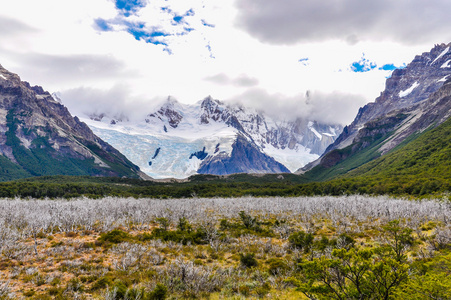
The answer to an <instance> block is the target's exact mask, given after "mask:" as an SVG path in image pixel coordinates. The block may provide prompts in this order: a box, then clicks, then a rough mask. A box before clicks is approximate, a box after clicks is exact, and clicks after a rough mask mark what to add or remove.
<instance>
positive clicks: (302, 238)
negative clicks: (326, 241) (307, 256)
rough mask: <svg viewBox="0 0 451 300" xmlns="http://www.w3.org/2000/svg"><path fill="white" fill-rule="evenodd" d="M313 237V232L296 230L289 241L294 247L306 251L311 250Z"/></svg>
mask: <svg viewBox="0 0 451 300" xmlns="http://www.w3.org/2000/svg"><path fill="white" fill-rule="evenodd" d="M313 239H314V236H313V234H311V233H305V232H304V231H298V232H294V233H292V234H291V235H290V236H289V237H288V241H289V242H290V245H291V246H292V247H294V248H296V249H299V250H304V252H309V251H310V248H311V247H312V244H313Z"/></svg>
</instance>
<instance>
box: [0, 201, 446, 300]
mask: <svg viewBox="0 0 451 300" xmlns="http://www.w3.org/2000/svg"><path fill="white" fill-rule="evenodd" d="M450 217H451V204H450V202H449V201H448V200H447V199H439V200H423V201H419V200H418V201H412V200H402V199H393V198H388V197H385V196H384V197H365V196H341V197H299V198H253V197H245V198H228V199H223V198H210V199H199V198H192V199H171V200H161V199H158V200H157V199H149V198H147V199H139V200H137V199H133V198H114V197H108V198H101V199H96V200H93V199H88V198H78V199H73V200H32V199H24V200H22V199H3V200H0V253H1V254H0V269H1V270H2V272H1V274H0V299H22V298H23V299H25V298H29V299H183V298H186V299H194V298H197V299H204V298H205V299H206V298H209V299H237V298H263V299H264V298H267V299H309V298H310V299H449V298H450V297H451V294H450V291H451V279H450V278H451V276H450V275H451V263H450V261H451V220H450Z"/></svg>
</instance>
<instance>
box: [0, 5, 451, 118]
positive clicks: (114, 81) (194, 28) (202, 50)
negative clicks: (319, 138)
mask: <svg viewBox="0 0 451 300" xmlns="http://www.w3.org/2000/svg"><path fill="white" fill-rule="evenodd" d="M261 1H264V3H265V4H267V7H268V8H273V14H270V13H269V11H267V10H266V8H265V7H266V6H265V7H262V6H264V5H263V4H262V5H258V6H255V5H256V4H255V2H252V1H251V0H238V1H236V2H233V1H223V0H208V1H207V0H172V1H164V0H155V1H142V2H143V3H144V4H146V5H145V6H144V7H142V8H140V9H137V10H136V11H134V12H133V13H131V14H130V15H129V16H128V17H127V16H125V15H124V11H119V10H118V9H117V8H116V7H115V3H114V1H111V0H77V1H75V0H67V1H61V0H41V1H30V0H15V1H10V2H9V3H8V5H5V6H4V7H2V11H1V15H0V25H5V26H6V25H8V27H10V28H11V29H9V30H10V31H8V30H6V29H5V28H7V27H3V26H0V37H1V38H2V43H1V44H0V57H1V59H2V61H0V64H2V65H3V66H4V67H5V68H7V69H10V71H12V72H16V73H18V74H19V75H20V76H21V77H22V78H23V79H24V80H27V81H29V82H30V83H31V84H33V85H35V84H37V85H42V86H43V87H44V88H45V89H47V90H50V91H51V92H55V91H61V92H62V98H63V101H65V102H66V101H67V103H68V107H69V108H70V110H71V111H73V112H77V111H81V109H79V108H81V107H83V108H84V109H85V110H86V109H87V108H89V107H92V108H97V106H96V105H97V104H96V103H99V106H98V109H100V108H103V107H108V106H109V107H110V108H111V107H117V109H116V108H115V109H116V110H121V109H123V110H127V111H131V109H133V108H135V107H138V105H137V104H136V103H139V104H140V105H141V104H142V105H146V104H151V103H153V102H155V101H158V100H159V99H165V98H166V97H167V96H168V95H171V96H174V97H175V98H177V99H178V100H179V101H181V102H185V103H193V102H196V101H198V100H201V99H203V98H204V97H206V96H207V95H211V96H213V97H214V98H216V99H221V100H227V99H237V98H240V97H242V96H243V95H245V96H248V97H249V98H251V99H253V98H255V97H257V96H261V97H262V98H264V99H267V102H266V103H267V105H270V104H271V103H278V104H277V107H279V106H280V107H290V105H291V107H294V106H293V105H292V103H297V102H296V101H295V100H293V99H298V98H299V97H301V96H299V95H304V94H305V92H306V91H307V90H312V91H317V92H315V93H313V94H314V95H316V96H315V97H316V98H315V99H318V100H315V101H316V102H317V105H315V107H323V108H324V106H330V107H333V105H335V103H346V105H344V106H341V107H340V108H343V107H344V108H346V109H347V108H349V110H350V114H352V115H355V114H356V112H357V108H356V106H361V105H362V104H364V102H365V101H366V102H368V101H372V100H374V99H375V97H377V96H378V95H379V93H380V92H381V91H382V90H383V88H384V82H385V77H386V76H388V75H389V72H388V71H383V70H379V69H378V68H374V69H372V70H371V71H368V72H365V73H359V74H356V73H354V72H352V71H351V64H352V63H353V62H358V61H359V60H360V59H361V58H362V53H365V58H367V59H368V60H369V61H371V62H372V63H374V64H376V65H377V66H378V67H379V66H383V65H385V64H394V65H396V66H400V65H403V64H404V63H408V62H410V61H411V60H412V59H413V57H414V55H415V54H420V53H421V52H423V51H428V50H429V49H430V48H432V46H433V45H432V44H429V41H428V42H427V43H422V42H421V40H415V39H407V38H405V39H404V38H403V39H401V40H400V41H401V42H403V43H399V42H396V41H395V42H393V41H392V42H389V41H380V40H379V35H378V33H377V32H378V31H377V30H376V29H378V28H379V29H380V28H382V27H381V26H379V25H380V24H382V23H384V22H385V21H387V20H386V19H385V17H386V15H385V14H383V13H382V12H381V13H380V14H374V16H373V15H371V16H370V17H371V18H370V19H369V21H371V22H372V24H373V25H371V26H370V27H369V25H365V24H363V25H362V26H360V27H358V28H357V27H356V28H357V29H358V32H356V33H355V34H354V33H352V32H351V33H352V34H351V33H350V34H351V35H346V36H345V35H343V36H342V38H341V40H340V36H338V37H337V36H335V35H333V34H332V35H331V34H330V32H331V31H330V29H328V28H327V27H328V26H330V21H328V19H327V16H329V15H330V14H331V13H332V16H333V17H334V18H335V19H334V20H337V21H343V20H345V18H344V17H343V16H341V18H339V16H338V15H337V14H338V13H337V12H336V11H335V12H327V11H325V12H324V13H323V11H321V13H320V14H316V16H315V17H316V18H317V19H318V20H313V19H314V18H313V17H308V18H307V19H308V20H310V21H311V22H312V23H311V26H313V27H311V28H309V29H310V31H311V32H312V33H308V34H307V33H304V34H303V35H302V32H301V33H299V31H300V27H299V25H300V24H299V23H298V22H301V21H297V20H296V19H297V17H301V16H303V15H304V14H306V12H303V11H300V10H298V9H297V8H299V7H298V6H297V5H298V4H296V3H298V2H297V1H294V0H286V5H280V2H276V1H272V2H271V1H269V2H268V0H261ZM339 1H343V0H339ZM387 1H388V0H383V1H382V2H383V3H386V2H387ZM400 1H401V2H400V3H401V4H403V3H404V2H405V0H400ZM415 1H417V0H415ZM313 2H315V1H313ZM313 2H312V1H310V3H313ZM316 2H318V1H316ZM316 2H315V3H316ZM395 2H396V1H391V2H390V3H388V2H387V5H388V6H387V7H390V8H394V6H393V5H394V4H392V3H395ZM432 2H434V3H436V4H437V5H438V6H439V7H441V8H442V9H444V8H447V7H448V4H446V3H445V2H440V1H437V2H435V1H432ZM432 2H431V3H432ZM234 3H236V4H237V5H234ZM259 3H260V2H259ZM274 3H276V4H277V6H278V7H276V6H274V5H275V4H274ZM299 3H304V4H305V1H299ZM318 3H319V2H318ZM365 3H367V2H365ZM428 3H429V2H428ZM401 4H399V7H401V8H402V7H403V5H401ZM317 5H319V4H311V8H315V7H316V6H317ZM371 5H373V6H375V7H376V8H380V4H378V2H377V3H372V4H371ZM24 7H27V9H23V8H24ZM163 7H165V8H166V9H165V10H162V8H163ZM347 7H348V6H345V12H346V13H347V12H348V10H347V9H348V8H347ZM251 8H252V9H251ZM289 8H291V15H293V16H294V17H291V15H288V16H287V15H286V13H287V9H289ZM395 8H396V7H395ZM425 8H426V10H428V9H429V11H431V12H434V11H435V10H436V8H435V7H434V6H433V5H430V4H427V5H425ZM378 11H381V10H378ZM395 11H398V12H399V10H395ZM409 11H410V10H407V12H406V13H408V12H409ZM307 12H310V13H311V10H307ZM366 12H367V9H363V10H362V14H365V13H366ZM390 16H391V17H394V14H393V15H390ZM438 16H439V18H441V16H442V14H439V15H438ZM180 17H182V18H181V19H180ZM348 17H349V16H348ZM174 18H176V19H174ZM268 18H269V19H268ZM359 18H360V19H362V18H363V19H364V17H363V16H362V15H360V14H356V16H352V18H350V19H349V22H350V24H351V25H352V26H354V25H355V24H356V22H357V20H359ZM98 20H103V21H104V22H105V24H104V25H107V26H109V29H111V30H108V31H102V30H101V27H99V24H101V23H96V22H98ZM236 20H239V22H238V24H242V25H241V27H240V26H237V25H236ZM409 20H410V19H409ZM264 21H268V25H270V24H271V26H274V29H271V28H270V27H267V26H266V25H264V24H260V22H264ZM390 22H391V21H390V20H389V21H388V23H389V24H391V23H390ZM434 22H435V21H431V24H429V23H427V24H425V25H424V26H425V28H426V27H427V28H429V27H430V28H433V29H434V32H432V31H433V30H432V29H431V32H430V34H429V35H423V36H428V37H442V38H443V39H446V38H447V36H448V35H447V34H446V33H443V32H444V30H443V28H445V29H447V24H448V23H447V22H448V21H444V22H443V23H442V26H439V25H438V24H435V23H434ZM398 23H402V22H398ZM408 23H409V24H411V23H412V22H408ZM419 23H421V22H419ZM432 23H434V24H435V25H434V24H432ZM130 24H134V25H130ZM258 24H260V25H262V27H261V28H258V26H257V25H258ZM309 24H310V23H309ZM321 24H323V25H322V26H320V25H321ZM378 24H379V25H378ZM10 25H11V26H10ZM141 25H142V28H141V29H142V30H143V34H148V35H149V34H151V33H152V32H162V33H165V34H164V35H160V36H154V37H152V38H153V39H154V40H155V41H159V42H161V44H157V45H156V44H152V43H149V42H151V40H149V39H147V40H146V39H145V38H142V39H140V38H139V34H136V33H135V34H132V33H131V32H130V30H131V29H139V26H141ZM263 25H264V26H263ZM301 25H302V24H301ZM339 25H340V24H339ZM376 25H377V26H376ZM426 25H427V26H426ZM133 26H135V27H133ZM136 26H138V27H136ZM283 26H285V27H283ZM315 26H316V27H315ZM340 26H343V25H340ZM378 26H379V27H378ZM317 27H318V28H317ZM338 27H339V26H338ZM400 27H403V29H402V30H404V31H402V32H403V34H405V35H406V36H407V37H408V36H409V34H410V33H409V32H407V31H408V28H409V27H408V26H404V25H402V24H401V25H400ZM283 28H285V29H283ZM349 28H350V27H349ZM365 28H368V29H365ZM282 29H283V30H282ZM417 29H418V28H417V27H415V26H413V27H412V30H411V35H412V34H416V31H415V30H417ZM271 30H275V32H278V31H281V30H282V31H283V32H280V34H281V35H280V37H279V38H280V41H279V40H277V39H274V38H273V36H272V34H273V32H272V31H271ZM397 30H398V29H394V31H397ZM399 30H400V29H399ZM389 31H390V30H385V31H384V32H383V33H386V35H388V37H390V35H392V33H390V32H389ZM315 32H316V34H314V33H315ZM375 32H376V33H377V34H376V33H375ZM400 32H401V31H400ZM446 32H451V31H450V30H447V31H446ZM332 33H333V31H332ZM408 33H409V34H408ZM300 34H301V35H302V36H300ZM353 34H354V35H353ZM393 34H394V33H393ZM367 36H370V37H373V38H372V39H370V38H368V39H367V41H365V39H366V37H367ZM393 36H394V35H393ZM343 37H344V38H343ZM137 38H138V39H137ZM364 38H365V39H364ZM406 39H407V40H408V41H410V42H415V41H417V42H418V44H417V45H410V44H408V43H407V42H405V40H406ZM381 40H383V38H381ZM146 41H148V42H146ZM300 41H301V42H300ZM358 41H360V42H358ZM442 41H443V42H447V41H446V40H439V41H437V42H442ZM420 42H421V43H420ZM305 58H308V63H301V62H300V60H301V59H305ZM327 95H333V97H332V96H331V97H329V96H327ZM343 95H358V96H355V97H354V96H352V97H347V96H343ZM77 97H78V98H79V99H80V100H79V102H80V103H85V102H86V103H91V104H92V106H84V105H82V104H79V108H77V105H78V104H77V103H78V102H77ZM271 97H274V101H272V102H271V101H270V98H271ZM332 98H333V99H339V101H338V100H337V101H336V100H334V102H331V100H324V99H332ZM130 99H133V101H132V100H130ZM312 99H313V98H312ZM362 99H364V101H362ZM130 101H132V102H133V103H135V104H136V106H135V104H133V105H129V106H127V105H126V104H125V103H129V102H130ZM285 101H287V102H286V103H287V105H284V103H285ZM362 102H363V103H362ZM290 103H291V104H290ZM322 103H328V105H326V104H324V105H323V104H322ZM309 109H311V111H312V114H313V113H315V114H316V112H315V110H314V109H312V108H311V107H309ZM323 110H324V111H328V110H327V108H324V109H323ZM275 111H278V110H275ZM280 111H281V113H282V111H283V113H285V110H280ZM293 111H294V112H299V113H300V114H302V111H301V110H296V109H293V110H292V112H293ZM319 112H320V110H318V114H319ZM325 114H326V113H325ZM326 115H327V114H326ZM334 118H336V119H337V121H340V122H342V120H344V119H347V118H348V117H346V118H341V117H340V116H334V115H332V114H330V115H328V117H327V118H325V119H331V120H332V119H334Z"/></svg>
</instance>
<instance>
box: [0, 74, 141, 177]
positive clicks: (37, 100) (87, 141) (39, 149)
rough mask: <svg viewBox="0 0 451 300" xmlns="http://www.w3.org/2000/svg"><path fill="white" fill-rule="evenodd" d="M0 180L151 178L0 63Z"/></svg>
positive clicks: (38, 89) (56, 102) (43, 92)
mask: <svg viewBox="0 0 451 300" xmlns="http://www.w3.org/2000/svg"><path fill="white" fill-rule="evenodd" d="M0 153H1V155H0V180H11V179H17V178H23V177H30V176H39V175H92V176H120V177H122V176H126V177H134V178H138V177H140V176H143V177H147V176H146V175H145V174H143V173H142V172H140V170H139V168H138V167H137V166H136V165H134V164H133V163H131V162H130V161H129V160H128V159H127V158H126V157H124V156H123V155H122V154H121V153H119V152H118V151H117V150H116V149H114V148H113V147H112V146H110V145H109V144H107V143H106V142H104V141H103V140H101V139H100V138H99V137H97V136H96V135H95V134H94V133H93V132H92V131H91V129H89V127H88V126H87V125H86V124H84V123H83V122H81V121H80V120H79V119H78V118H77V117H75V118H74V117H72V116H71V114H70V113H69V111H68V110H67V109H66V107H64V106H63V105H62V104H60V103H59V102H58V101H56V100H54V99H53V97H52V96H51V95H50V94H49V93H48V92H45V91H44V90H43V88H42V87H38V86H34V87H32V86H30V84H28V83H27V82H23V81H21V80H20V78H19V76H18V75H16V74H13V73H11V72H9V71H7V70H6V69H4V68H3V67H2V66H0Z"/></svg>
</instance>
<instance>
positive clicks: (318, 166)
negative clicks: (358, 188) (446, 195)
mask: <svg viewBox="0 0 451 300" xmlns="http://www.w3.org/2000/svg"><path fill="white" fill-rule="evenodd" d="M450 50H451V44H440V45H435V46H434V48H433V49H432V50H431V51H430V52H425V53H423V54H421V55H418V56H416V57H415V59H414V60H413V61H412V62H411V63H410V64H408V65H407V66H406V67H405V68H402V69H397V70H395V71H393V73H392V75H391V76H390V77H389V78H388V79H387V81H386V87H385V90H384V91H383V92H382V93H381V95H380V96H379V97H378V98H376V100H375V101H374V102H371V103H368V104H367V105H365V106H364V107H362V108H360V110H359V111H358V113H357V115H356V117H355V119H354V121H353V122H352V123H351V124H349V125H348V126H345V127H344V128H343V127H342V126H340V125H338V124H321V123H318V122H316V121H315V120H308V119H301V118H298V119H296V120H284V119H281V118H275V117H273V116H270V115H269V114H266V113H265V112H262V111H258V110H256V109H253V108H250V107H245V106H243V105H241V104H237V103H224V102H221V101H219V100H215V99H213V98H212V97H206V98H205V99H203V100H201V101H199V102H197V103H195V104H192V105H186V104H182V103H179V102H178V101H176V100H175V99H173V98H171V97H168V98H167V100H166V101H164V102H163V103H160V104H159V105H157V106H154V108H149V111H148V112H146V114H145V117H143V118H142V119H140V120H134V121H131V120H129V119H127V117H124V116H121V117H117V116H109V115H106V114H104V113H96V114H94V113H91V114H87V115H84V116H80V118H79V117H73V116H72V115H71V114H70V112H69V111H68V109H67V108H66V107H65V106H64V105H63V104H62V103H61V100H60V99H59V98H57V97H55V96H52V95H51V94H50V93H48V92H46V91H45V90H44V89H43V88H42V87H39V86H31V85H30V84H29V83H27V82H24V81H21V79H20V77H19V76H18V75H16V74H14V73H11V72H9V71H7V70H6V69H4V68H3V67H1V66H0V131H1V133H2V134H1V135H0V153H1V154H2V155H0V180H2V181H5V180H13V179H18V178H25V177H32V176H42V175H89V176H102V177H103V176H113V177H127V178H141V179H150V178H151V177H153V178H187V177H189V176H191V175H194V174H215V175H228V174H234V173H252V174H254V173H257V174H262V173H276V174H277V173H290V172H294V171H296V173H297V174H302V175H301V176H299V179H296V180H295V181H296V182H311V181H326V180H331V179H339V180H340V179H341V178H342V179H343V178H366V179H365V181H366V182H371V181H372V180H374V178H384V180H385V179H386V178H388V177H390V178H397V179H396V181H397V182H404V179H405V178H408V177H409V178H410V177H411V176H413V175H412V174H411V173H412V172H414V173H418V174H423V175H421V176H425V178H422V179H421V180H422V181H423V182H433V183H430V184H431V185H437V184H439V185H443V182H446V180H449V179H450V178H451V174H450V169H451V167H450V161H451V153H450V149H451V146H450V138H449V129H450V128H451V125H450V123H449V122H451V121H450V118H449V117H450V115H451V101H450V100H451V51H450ZM149 176H151V177H149ZM291 176H294V175H291ZM400 176H402V178H401V177H400ZM437 176H438V177H440V178H441V179H443V180H445V181H443V180H441V179H440V180H441V181H440V180H439V181H431V180H432V179H431V178H438V177H437ZM277 178H278V177H277ZM280 178H283V176H281V177H280ZM290 178H292V177H290ZM427 178H429V179H427ZM198 179H199V178H197V179H196V180H198ZM413 182H417V181H415V180H414V181H413ZM409 184H410V183H409ZM428 184H429V183H428ZM407 185H408V184H407V183H403V186H404V187H405V186H407ZM419 185H420V184H419ZM426 189H427V188H426Z"/></svg>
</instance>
